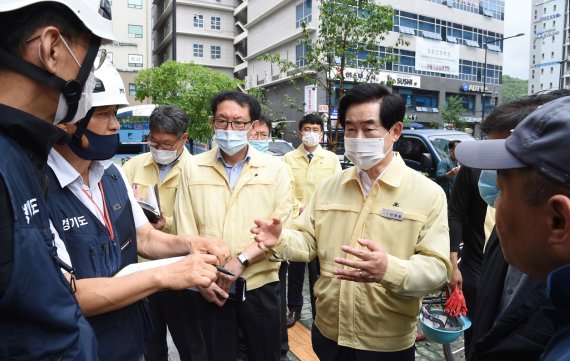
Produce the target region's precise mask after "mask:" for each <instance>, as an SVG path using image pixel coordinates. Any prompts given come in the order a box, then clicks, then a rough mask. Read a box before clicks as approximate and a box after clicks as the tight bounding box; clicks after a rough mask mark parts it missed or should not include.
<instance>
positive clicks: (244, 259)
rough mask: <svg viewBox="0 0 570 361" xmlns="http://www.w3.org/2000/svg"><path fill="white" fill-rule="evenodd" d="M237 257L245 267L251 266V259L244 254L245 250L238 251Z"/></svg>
mask: <svg viewBox="0 0 570 361" xmlns="http://www.w3.org/2000/svg"><path fill="white" fill-rule="evenodd" d="M237 259H238V261H239V263H241V265H242V266H243V267H244V268H247V266H249V260H248V259H247V256H246V255H245V254H243V252H240V253H238V255H237Z"/></svg>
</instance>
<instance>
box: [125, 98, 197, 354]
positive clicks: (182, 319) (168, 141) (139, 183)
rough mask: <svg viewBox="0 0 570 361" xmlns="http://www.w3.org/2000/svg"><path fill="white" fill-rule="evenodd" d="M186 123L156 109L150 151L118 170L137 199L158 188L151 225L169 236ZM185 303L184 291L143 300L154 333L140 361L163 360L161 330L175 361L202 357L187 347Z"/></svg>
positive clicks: (190, 330) (178, 114) (174, 111)
mask: <svg viewBox="0 0 570 361" xmlns="http://www.w3.org/2000/svg"><path fill="white" fill-rule="evenodd" d="M188 124H189V119H188V115H187V114H186V112H185V111H184V110H182V109H180V108H177V107H174V106H170V105H162V106H159V107H157V108H156V109H154V111H153V112H152V114H151V115H150V118H149V128H150V134H149V138H148V145H149V147H150V152H148V153H144V154H139V155H137V156H136V157H134V158H132V159H130V160H129V161H128V162H126V163H125V165H124V166H123V170H124V171H125V175H126V176H127V179H128V180H129V182H130V183H131V186H132V187H133V189H134V190H135V196H137V197H138V198H139V199H141V200H146V199H147V194H148V191H149V189H151V188H153V187H154V186H155V185H158V198H159V202H160V204H159V206H160V211H161V214H160V218H159V219H158V222H155V223H151V224H152V226H153V227H154V228H155V229H158V230H161V231H163V232H166V233H173V232H172V231H173V229H172V225H173V222H174V217H173V213H174V201H175V199H176V193H177V192H176V191H177V189H178V185H179V183H180V173H181V172H182V171H183V170H184V164H186V160H187V159H188V158H190V157H191V156H192V155H191V154H190V153H189V152H188V150H187V149H186V147H185V144H186V140H187V139H188V133H187V129H188ZM190 302H191V298H189V297H187V296H186V295H185V292H177V291H163V292H159V293H155V294H153V295H151V296H150V297H149V306H150V315H151V319H152V323H153V328H154V333H153V334H152V335H151V336H150V337H149V340H148V344H147V351H146V353H145V360H147V361H162V360H168V345H167V342H166V328H167V326H168V330H169V331H170V334H171V336H172V340H173V341H174V344H175V345H176V348H177V349H178V353H179V355H180V359H181V360H192V355H194V358H195V359H196V358H197V356H196V355H197V353H199V352H204V351H200V350H199V349H195V350H193V348H192V346H193V345H194V343H193V340H194V339H195V338H196V335H195V334H194V333H195V332H198V331H197V330H196V329H195V328H194V327H193V326H192V317H193V315H194V313H193V312H192V310H191V307H189V305H188V303H190ZM204 357H205V356H204Z"/></svg>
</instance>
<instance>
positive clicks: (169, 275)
mask: <svg viewBox="0 0 570 361" xmlns="http://www.w3.org/2000/svg"><path fill="white" fill-rule="evenodd" d="M217 263H218V259H217V258H216V257H215V256H213V255H209V254H196V255H189V256H186V257H184V258H183V259H181V260H180V261H178V262H175V263H172V264H170V265H167V266H164V267H160V268H157V271H158V272H160V273H161V274H160V279H161V280H162V282H163V284H164V288H169V289H173V290H182V289H185V288H192V287H194V286H202V287H209V286H210V284H211V283H212V282H214V280H216V278H217V277H218V272H217V270H216V267H214V266H213V265H214V264H217Z"/></svg>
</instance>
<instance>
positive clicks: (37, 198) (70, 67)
mask: <svg viewBox="0 0 570 361" xmlns="http://www.w3.org/2000/svg"><path fill="white" fill-rule="evenodd" d="M102 40H103V41H109V40H113V35H112V23H111V12H110V5H109V4H108V2H107V1H101V0H57V1H45V0H2V1H1V2H0V153H1V154H2V156H1V157H0V215H1V217H0V320H2V321H0V359H2V360H7V359H10V360H15V359H18V360H39V359H41V360H46V359H57V360H97V359H98V354H97V340H96V338H95V334H94V332H93V329H92V328H91V327H90V325H89V324H88V322H87V321H86V319H85V318H84V316H83V314H82V312H81V310H80V308H79V305H78V304H77V300H76V298H75V297H74V295H73V289H72V288H71V287H70V286H71V285H70V283H69V282H68V281H67V280H66V279H65V277H64V275H63V273H62V272H61V270H60V268H61V267H65V265H64V263H63V262H61V260H59V259H58V257H57V254H56V253H55V250H54V247H53V242H54V237H56V238H57V235H55V234H53V233H52V231H51V230H50V221H49V218H48V209H47V205H46V198H47V179H46V175H45V169H46V168H47V167H46V160H47V156H48V152H49V150H50V148H51V146H52V145H53V144H54V143H55V142H56V141H58V140H59V139H61V138H62V136H64V135H65V133H63V132H62V131H61V130H59V129H57V128H56V127H54V126H53V125H52V124H54V123H57V122H72V121H76V120H78V119H81V118H83V117H84V116H85V114H86V112H87V110H88V109H89V108H90V105H89V98H90V92H91V91H92V86H88V85H91V84H93V81H88V79H92V78H93V77H92V76H90V75H91V73H92V68H93V67H94V64H95V66H97V65H98V64H99V62H97V61H96V57H97V55H98V50H99V45H100V43H101V41H102Z"/></svg>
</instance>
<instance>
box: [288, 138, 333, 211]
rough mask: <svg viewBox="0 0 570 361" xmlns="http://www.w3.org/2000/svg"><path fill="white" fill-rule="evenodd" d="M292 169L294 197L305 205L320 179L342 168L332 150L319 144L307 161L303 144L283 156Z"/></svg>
mask: <svg viewBox="0 0 570 361" xmlns="http://www.w3.org/2000/svg"><path fill="white" fill-rule="evenodd" d="M283 161H284V162H285V163H287V164H288V165H289V166H290V167H291V170H292V171H293V177H295V198H296V199H297V200H298V201H299V202H301V204H303V205H305V204H307V203H308V202H309V199H310V198H311V196H312V195H313V193H314V192H315V188H317V186H318V185H319V183H321V181H322V180H323V179H325V178H327V177H329V176H331V175H333V174H335V173H338V172H340V171H341V170H342V168H341V166H340V162H339V160H338V157H337V156H336V154H334V153H333V152H330V151H328V150H325V149H323V148H322V147H321V146H320V145H319V146H317V149H316V150H315V152H314V153H313V159H312V160H311V162H310V163H309V158H307V153H306V152H305V148H304V146H303V144H301V145H300V146H299V147H298V148H297V149H295V150H294V151H291V152H289V153H287V154H285V156H283Z"/></svg>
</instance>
